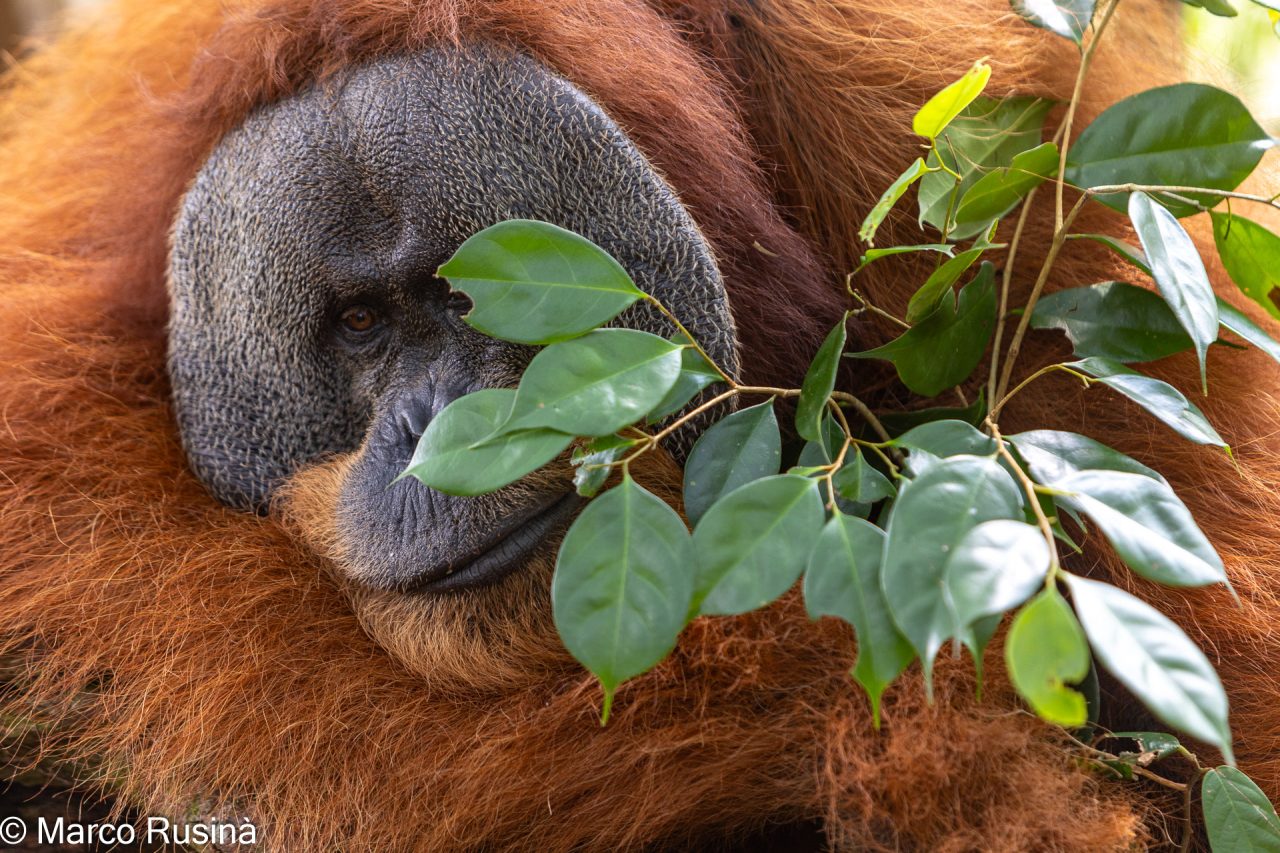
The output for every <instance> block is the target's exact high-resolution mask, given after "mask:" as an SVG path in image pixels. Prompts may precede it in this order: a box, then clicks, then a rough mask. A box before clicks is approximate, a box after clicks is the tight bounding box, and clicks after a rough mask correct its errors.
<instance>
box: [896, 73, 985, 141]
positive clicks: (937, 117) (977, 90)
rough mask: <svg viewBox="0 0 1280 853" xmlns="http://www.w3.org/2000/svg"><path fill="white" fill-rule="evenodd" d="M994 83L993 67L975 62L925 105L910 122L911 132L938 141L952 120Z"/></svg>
mask: <svg viewBox="0 0 1280 853" xmlns="http://www.w3.org/2000/svg"><path fill="white" fill-rule="evenodd" d="M990 79H991V66H990V65H988V64H987V63H985V62H981V61H980V62H975V63H974V64H973V67H972V68H970V69H969V70H968V71H966V72H965V74H964V76H963V77H961V78H960V79H959V80H957V81H956V82H954V83H952V84H951V85H950V86H947V87H946V88H945V89H943V90H942V91H941V92H939V93H938V94H936V95H934V96H933V97H932V98H930V99H929V100H928V102H926V103H925V105H924V106H923V107H921V108H920V110H919V111H918V112H917V113H916V114H915V118H913V119H912V120H911V130H912V132H913V133H915V134H916V136H924V137H927V138H929V139H933V138H935V137H936V136H937V135H938V134H939V133H942V131H943V130H944V129H945V128H946V127H947V125H949V124H951V121H952V119H954V118H955V117H956V116H958V115H960V112H961V111H962V110H963V109H964V108H965V107H967V106H969V105H970V104H972V103H973V101H974V99H975V98H977V97H978V96H979V95H981V94H982V90H983V89H985V88H987V81H988V80H990Z"/></svg>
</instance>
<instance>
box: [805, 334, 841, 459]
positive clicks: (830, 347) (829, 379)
mask: <svg viewBox="0 0 1280 853" xmlns="http://www.w3.org/2000/svg"><path fill="white" fill-rule="evenodd" d="M847 319H848V315H847V314H846V315H844V316H843V317H841V318H840V322H839V323H837V324H836V327H835V328H834V329H832V330H831V331H830V332H829V333H828V334H827V337H826V340H824V341H823V342H822V346H821V347H819V348H818V354H817V355H816V356H814V359H813V364H811V365H810V366H809V372H808V373H806V374H805V377H804V384H803V385H802V386H801V387H800V401H799V403H797V404H796V432H798V433H800V437H801V438H804V439H808V440H809V441H817V440H818V438H819V437H820V436H821V435H822V413H823V412H824V411H826V408H827V398H828V397H830V396H831V392H832V391H833V390H834V389H835V387H836V370H837V369H838V368H839V367H840V354H841V353H843V352H844V340H845V328H844V324H845V321H846V320H847Z"/></svg>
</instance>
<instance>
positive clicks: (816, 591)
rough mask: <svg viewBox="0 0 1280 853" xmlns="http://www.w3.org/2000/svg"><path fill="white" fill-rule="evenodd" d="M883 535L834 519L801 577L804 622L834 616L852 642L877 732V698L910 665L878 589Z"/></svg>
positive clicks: (859, 522) (859, 678)
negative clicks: (850, 632)
mask: <svg viewBox="0 0 1280 853" xmlns="http://www.w3.org/2000/svg"><path fill="white" fill-rule="evenodd" d="M883 550H884V533H883V532H882V531H881V530H880V528H878V527H876V526H874V525H872V524H868V523H867V522H865V521H863V520H862V519H858V518H850V517H849V516H847V515H844V514H842V513H836V514H835V515H834V516H833V517H832V518H831V520H830V521H828V522H827V524H826V526H825V527H823V528H822V532H821V533H820V534H819V535H818V541H817V543H816V544H815V545H814V548H813V553H812V554H811V555H810V557H809V566H808V569H807V570H806V571H805V575H804V602H805V607H806V608H807V609H808V611H809V616H810V617H811V618H813V619H817V618H819V617H820V616H836V617H838V618H840V619H843V620H845V621H846V622H848V623H849V624H850V625H852V626H853V628H854V631H855V632H857V636H858V659H857V662H856V663H855V664H854V666H853V671H852V675H853V677H854V679H855V680H856V681H857V682H858V683H859V684H861V685H862V687H863V689H865V690H866V691H867V697H868V698H869V699H870V700H871V715H872V724H873V725H874V726H875V727H876V728H877V729H878V728H879V727H880V697H881V695H882V694H883V693H884V689H885V687H887V686H888V685H889V684H890V683H891V682H892V681H893V680H894V679H895V678H897V677H898V676H899V675H900V674H901V673H902V671H903V670H904V669H906V668H907V665H908V664H910V663H911V661H912V660H914V659H915V656H916V653H915V651H914V650H913V649H912V648H911V644H910V643H908V642H907V640H906V638H905V637H903V636H902V633H901V632H900V631H898V628H897V626H895V625H894V624H893V619H892V617H890V615H889V605H888V603H887V602H886V601H885V598H884V592H883V590H882V589H881V586H880V567H881V561H882V555H883Z"/></svg>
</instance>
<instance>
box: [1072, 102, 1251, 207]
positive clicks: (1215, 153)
mask: <svg viewBox="0 0 1280 853" xmlns="http://www.w3.org/2000/svg"><path fill="white" fill-rule="evenodd" d="M1273 144H1274V140H1272V138H1271V137H1270V136H1268V135H1267V133H1266V131H1264V130H1263V129H1262V128H1261V127H1259V126H1258V123H1257V122H1256V121H1254V119H1253V116H1251V115H1249V111H1248V109H1246V108H1245V106H1244V104H1242V103H1240V99H1239V98H1237V97H1235V96H1234V95H1231V94H1229V93H1227V92H1224V91H1222V90H1221V89H1217V88H1214V87H1213V86H1206V85H1203V84H1200V83H1178V84H1176V85H1173V86H1163V87H1160V88H1156V89H1148V90H1146V91H1144V92H1140V93H1138V94H1136V95H1134V96H1132V97H1130V98H1126V99H1125V100H1123V101H1120V102H1119V103H1117V104H1115V105H1114V106H1112V107H1111V108H1110V109H1108V110H1106V111H1105V112H1104V113H1103V114H1102V115H1100V116H1098V117H1097V118H1096V119H1094V120H1093V122H1092V123H1091V124H1090V125H1089V126H1088V127H1086V128H1085V130H1084V133H1082V134H1080V138H1079V139H1078V140H1076V142H1075V143H1074V144H1073V145H1072V146H1071V149H1070V151H1069V153H1068V155H1067V173H1066V179H1067V181H1068V182H1070V183H1071V184H1073V185H1075V186H1078V187H1100V186H1110V185H1114V184H1125V183H1133V184H1148V185H1164V186H1183V187H1185V186H1193V187H1205V188H1207V189H1215V190H1233V189H1235V188H1236V187H1237V186H1239V185H1240V183H1241V181H1243V180H1244V179H1245V178H1246V177H1248V176H1249V173H1250V172H1252V171H1253V170H1254V167H1256V166H1257V165H1258V161H1259V160H1261V159H1262V155H1263V154H1264V153H1265V152H1266V150H1267V149H1268V148H1270V147H1271V146H1272V145H1273ZM1189 197H1190V198H1194V199H1196V200H1197V201H1199V202H1201V203H1202V204H1206V205H1208V206H1212V205H1213V204H1216V203H1217V201H1218V199H1217V197H1216V196H1206V195H1204V194H1200V195H1198V196H1197V195H1196V194H1194V193H1192V194H1190V195H1189ZM1099 200H1100V201H1102V202H1103V203H1105V204H1108V205H1110V206H1111V207H1114V208H1115V209H1116V210H1121V211H1123V210H1125V209H1126V208H1127V206H1128V199H1127V198H1125V196H1124V195H1123V194H1114V195H1109V196H1099ZM1163 201H1164V202H1165V204H1167V205H1168V207H1169V208H1170V210H1172V211H1173V212H1174V213H1175V214H1176V215H1178V216H1189V215H1190V214H1192V213H1195V212H1196V208H1195V207H1192V206H1191V205H1188V204H1185V203H1182V202H1176V201H1173V200H1171V199H1164V200H1163Z"/></svg>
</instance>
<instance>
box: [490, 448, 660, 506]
mask: <svg viewBox="0 0 1280 853" xmlns="http://www.w3.org/2000/svg"><path fill="white" fill-rule="evenodd" d="M520 434H521V433H516V435H520ZM637 444H639V441H638V440H636V439H634V438H623V437H622V436H620V435H605V436H601V437H600V438H597V439H593V440H592V441H591V442H590V443H589V444H587V445H586V446H585V447H577V448H574V451H573V459H572V461H573V466H574V467H573V486H574V488H575V489H576V490H577V492H578V494H580V495H582V496H583V497H584V498H589V497H593V496H594V495H595V493H596V492H598V491H600V487H601V486H603V485H604V484H605V481H606V480H608V479H609V473H610V472H611V471H612V470H613V469H612V468H611V467H610V465H611V463H613V462H617V461H618V460H619V459H621V458H622V457H623V456H625V455H626V454H627V451H628V450H630V449H631V448H632V447H635V446H636V445H637Z"/></svg>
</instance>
